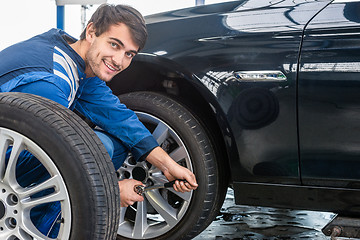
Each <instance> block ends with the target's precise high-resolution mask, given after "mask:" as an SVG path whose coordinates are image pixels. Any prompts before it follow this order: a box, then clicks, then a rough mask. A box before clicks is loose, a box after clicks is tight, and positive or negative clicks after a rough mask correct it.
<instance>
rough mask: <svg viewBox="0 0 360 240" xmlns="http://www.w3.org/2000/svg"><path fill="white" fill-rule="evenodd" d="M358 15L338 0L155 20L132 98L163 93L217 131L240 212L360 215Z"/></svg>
mask: <svg viewBox="0 0 360 240" xmlns="http://www.w3.org/2000/svg"><path fill="white" fill-rule="evenodd" d="M359 16H360V14H359V1H351V3H349V2H348V1H340V0H336V1H334V2H332V1H330V0H301V1H299V0H283V1H282V0H279V1H269V0H240V1H232V2H226V3H222V4H215V5H209V6H201V7H194V8H188V9H181V10H176V11H171V12H167V13H163V14H157V15H153V16H149V17H147V19H146V20H147V27H148V31H149V39H148V42H147V44H146V46H145V49H144V50H143V51H142V53H141V54H139V55H138V56H137V57H136V58H135V59H134V62H133V64H132V66H130V68H129V70H126V71H125V72H124V75H122V76H123V78H124V79H126V78H127V77H129V78H131V79H132V80H133V84H130V85H127V87H125V89H126V90H125V91H138V90H153V91H154V90H155V91H164V92H166V93H168V94H170V95H172V96H173V97H174V98H176V99H179V101H180V102H183V103H185V104H186V105H187V107H188V108H189V109H190V110H192V112H194V113H195V114H196V115H198V116H199V118H200V120H201V121H202V123H203V124H204V125H205V126H208V128H209V131H210V132H211V131H215V130H214V129H215V128H217V129H219V132H220V134H219V135H216V137H217V139H216V141H215V142H216V143H217V144H219V146H220V147H223V148H224V149H225V152H226V154H225V155H222V157H221V158H219V164H221V165H226V166H227V170H228V171H229V172H230V183H231V184H232V186H233V188H234V190H235V199H236V203H237V204H249V205H263V206H274V207H293V208H305V209H312V210H324V211H336V212H342V213H348V214H360V210H358V208H357V202H358V200H359V199H358V197H354V196H359V189H358V187H357V186H358V184H359V182H358V179H360V170H358V169H360V168H359V164H360V160H358V155H359V150H360V149H359V147H358V146H359V144H358V143H359V141H360V140H359V139H358V138H357V135H359V134H358V132H359V131H360V129H359V128H358V127H357V122H358V120H359V118H360V112H359V111H358V106H359V100H358V98H357V93H358V92H359V91H358V90H360V89H359V86H360V85H359V83H358V82H359V72H360V70H358V69H359V60H360V57H359V56H360V54H359V45H360V44H359V42H360V41H359V32H360V31H359V30H360V29H359ZM338 63H339V64H338ZM282 74H283V75H282ZM143 75H145V76H146V78H147V79H148V80H145V81H141V82H140V83H141V86H140V84H139V81H138V80H136V79H138V78H142V77H143ZM134 76H136V77H134ZM152 76H155V77H152ZM159 77H160V78H162V80H161V81H162V83H161V84H160V85H161V86H160V87H158V85H159V82H157V80H155V78H159ZM118 78H119V79H121V78H122V77H121V76H119V77H118ZM168 79H170V80H169V82H167V81H168ZM171 79H174V81H172V80H171ZM164 82H166V84H165V85H171V86H172V85H178V86H180V85H181V86H180V87H179V88H180V89H178V88H176V87H175V88H172V87H169V86H166V87H164V88H165V89H164V88H163V85H164ZM124 84H125V82H124V81H113V83H111V84H110V86H111V88H112V89H113V91H114V92H115V93H119V92H121V91H122V90H120V89H122V88H124ZM181 88H182V89H181ZM200 100H201V101H200ZM203 109H210V113H209V111H208V112H207V115H206V114H205V115H204V114H200V112H201V110H203ZM204 116H205V117H204ZM212 118H213V119H214V120H213V121H212ZM215 125H216V126H215ZM354 126H355V127H354ZM220 143H221V144H220ZM216 147H217V146H214V148H216ZM354 169H356V170H354Z"/></svg>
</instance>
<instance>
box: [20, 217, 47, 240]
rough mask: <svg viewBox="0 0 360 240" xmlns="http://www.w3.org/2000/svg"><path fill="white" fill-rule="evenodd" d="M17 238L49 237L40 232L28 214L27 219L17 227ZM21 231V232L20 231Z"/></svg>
mask: <svg viewBox="0 0 360 240" xmlns="http://www.w3.org/2000/svg"><path fill="white" fill-rule="evenodd" d="M18 230H19V231H18V235H19V239H37V240H48V239H50V238H48V237H46V236H45V235H44V234H42V233H41V232H40V231H39V230H38V229H37V228H36V227H35V226H34V224H32V221H31V220H30V216H28V221H25V222H24V223H23V225H22V226H19V228H18ZM22 231H23V232H22Z"/></svg>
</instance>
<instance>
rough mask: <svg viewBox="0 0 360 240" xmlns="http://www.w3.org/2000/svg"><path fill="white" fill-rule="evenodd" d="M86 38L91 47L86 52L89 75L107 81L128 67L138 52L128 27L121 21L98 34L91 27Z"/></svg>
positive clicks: (87, 72)
mask: <svg viewBox="0 0 360 240" xmlns="http://www.w3.org/2000/svg"><path fill="white" fill-rule="evenodd" d="M89 30H90V31H89V34H88V35H87V38H86V40H87V41H88V42H90V48H89V50H88V52H87V53H86V54H85V62H86V70H85V72H86V75H87V77H91V76H97V77H99V78H100V79H102V80H103V81H105V82H108V81H110V80H111V79H112V78H113V77H114V76H115V75H116V74H118V73H119V72H121V71H122V70H124V69H126V68H127V67H128V66H129V65H130V63H131V60H132V59H133V57H134V56H135V55H136V54H137V51H138V49H139V46H137V45H136V44H135V43H134V42H133V40H132V38H131V33H130V31H129V29H128V27H127V26H126V25H125V24H123V23H119V24H117V25H111V26H110V27H109V30H108V31H107V32H104V33H102V34H101V35H100V36H98V37H97V36H96V35H95V32H94V31H91V30H92V26H90V28H89Z"/></svg>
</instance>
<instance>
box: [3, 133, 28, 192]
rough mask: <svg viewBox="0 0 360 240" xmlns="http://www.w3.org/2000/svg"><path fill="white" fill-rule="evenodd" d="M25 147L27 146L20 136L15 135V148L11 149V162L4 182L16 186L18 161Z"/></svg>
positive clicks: (6, 170)
mask: <svg viewBox="0 0 360 240" xmlns="http://www.w3.org/2000/svg"><path fill="white" fill-rule="evenodd" d="M24 149H25V146H24V144H23V140H22V138H21V137H19V136H14V143H13V148H12V150H11V154H10V158H9V162H8V164H7V167H6V169H5V175H4V179H3V180H4V183H6V184H8V185H10V186H16V185H18V184H17V181H16V174H15V171H16V163H17V160H18V157H19V155H20V153H21V152H22V151H23V150H24Z"/></svg>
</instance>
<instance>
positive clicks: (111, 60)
mask: <svg viewBox="0 0 360 240" xmlns="http://www.w3.org/2000/svg"><path fill="white" fill-rule="evenodd" d="M146 38H147V32H146V26H145V22H144V19H143V17H142V16H141V14H140V13H139V12H138V11H137V10H135V9H133V8H132V7H129V6H125V5H109V4H103V5H101V6H100V7H99V8H98V9H97V10H96V12H95V13H94V14H93V16H92V17H91V19H90V20H89V23H88V24H87V26H86V28H85V30H84V31H83V32H82V34H81V36H80V40H76V39H74V38H73V37H71V36H69V35H68V34H67V33H65V32H64V31H62V30H59V29H52V30H50V31H48V32H46V33H43V34H41V35H38V36H35V37H33V38H31V39H29V40H26V41H24V42H20V43H17V44H15V45H13V46H10V47H8V48H6V49H4V50H3V51H1V52H0V62H1V64H0V92H23V93H31V94H35V95H39V96H42V97H46V98H48V99H51V100H53V101H55V102H58V103H59V104H61V105H63V106H65V107H67V108H69V109H71V110H74V111H77V112H79V113H80V114H82V115H83V116H85V117H86V118H87V119H89V120H91V122H92V123H93V124H95V125H96V126H98V128H100V129H97V130H94V131H95V132H96V134H97V135H98V136H99V138H100V140H101V141H102V142H103V143H104V146H105V148H106V149H107V151H108V152H109V155H110V157H111V159H112V161H113V164H114V167H115V169H119V168H120V167H121V165H122V164H123V163H124V161H125V158H126V157H127V155H128V152H131V153H132V155H133V157H134V158H135V159H136V160H137V161H141V160H144V159H146V160H147V161H149V162H150V163H151V164H153V165H155V166H156V167H158V168H159V169H160V170H161V171H162V172H163V173H164V175H165V176H166V177H167V178H168V180H174V179H186V180H187V182H185V183H184V182H178V181H176V183H175V184H174V189H175V190H176V191H179V192H187V191H191V190H194V189H196V188H197V186H198V185H197V182H196V179H195V176H194V174H193V173H192V172H191V171H189V170H188V169H186V168H184V167H182V166H180V165H178V164H177V163H176V162H175V161H173V160H172V159H171V158H170V156H169V155H168V154H167V153H166V152H165V151H164V150H162V148H161V147H159V145H158V143H157V142H156V140H155V139H154V138H153V137H152V135H151V133H150V132H149V131H148V130H147V129H146V128H145V127H144V125H143V124H142V123H141V122H140V121H139V120H138V118H137V116H136V115H135V113H134V112H133V111H131V110H129V109H127V108H126V106H125V105H123V104H121V103H120V101H119V99H118V98H117V97H116V96H115V95H113V94H112V91H111V90H110V88H109V87H108V86H107V85H106V82H108V81H110V80H111V79H112V78H113V77H114V76H115V75H116V74H118V73H120V72H121V71H123V70H124V69H126V68H127V67H128V66H129V64H130V63H131V61H132V59H133V57H134V56H135V55H136V54H137V53H138V52H139V51H140V50H141V49H142V48H143V47H144V45H145V41H146ZM22 158H23V159H24V161H23V162H21V161H20V160H19V163H18V168H19V169H20V168H21V167H22V166H23V167H24V166H26V169H29V168H31V169H32V170H31V171H29V173H27V172H24V171H22V174H21V178H22V180H20V181H33V182H37V181H40V180H39V179H40V178H41V176H39V175H41V174H39V172H40V170H39V172H38V174H34V171H33V169H35V168H34V166H29V164H30V162H31V161H30V160H29V159H31V158H34V157H33V156H32V155H31V154H26V153H25V154H23V156H22ZM30 165H31V164H30ZM29 179H31V180H29ZM138 184H142V183H141V182H139V181H136V180H134V179H124V180H122V181H119V189H120V196H121V199H120V202H121V206H122V207H127V206H129V205H132V204H134V203H135V202H136V201H143V200H144V198H143V197H142V196H140V195H138V194H136V193H135V192H134V186H135V185H138ZM44 212H45V213H44ZM59 212H60V206H59V204H58V205H57V206H52V207H51V208H48V209H47V210H46V211H43V212H42V213H34V214H33V215H34V216H35V217H34V219H35V220H33V221H34V223H35V225H36V226H37V227H38V229H39V230H41V232H43V233H44V232H49V231H50V230H51V229H50V226H49V225H50V224H51V223H52V222H53V221H55V220H56V217H57V215H58V214H59ZM50 236H51V235H50Z"/></svg>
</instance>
